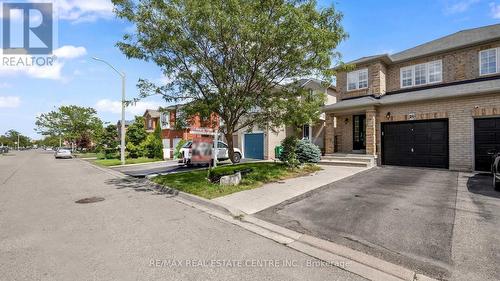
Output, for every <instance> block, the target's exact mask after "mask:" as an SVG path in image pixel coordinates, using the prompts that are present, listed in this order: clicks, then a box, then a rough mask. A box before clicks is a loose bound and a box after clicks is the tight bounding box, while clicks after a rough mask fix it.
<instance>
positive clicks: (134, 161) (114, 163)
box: [94, 158, 163, 167]
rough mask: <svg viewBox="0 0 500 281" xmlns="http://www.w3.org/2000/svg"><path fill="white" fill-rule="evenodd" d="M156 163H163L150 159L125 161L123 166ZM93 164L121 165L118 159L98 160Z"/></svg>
mask: <svg viewBox="0 0 500 281" xmlns="http://www.w3.org/2000/svg"><path fill="white" fill-rule="evenodd" d="M158 161H163V159H151V158H136V159H126V160H125V164H141V163H150V162H158ZM94 163H96V164H97V165H101V166H106V167H109V166H118V165H121V161H120V159H98V160H95V161H94Z"/></svg>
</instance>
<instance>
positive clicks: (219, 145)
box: [217, 142, 228, 148]
mask: <svg viewBox="0 0 500 281" xmlns="http://www.w3.org/2000/svg"><path fill="white" fill-rule="evenodd" d="M217 148H228V146H227V144H225V143H223V142H219V144H218V145H217Z"/></svg>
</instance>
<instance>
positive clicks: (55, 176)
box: [0, 151, 363, 281]
mask: <svg viewBox="0 0 500 281" xmlns="http://www.w3.org/2000/svg"><path fill="white" fill-rule="evenodd" d="M15 154H16V155H15V156H0V280H9V281H13V280H51V281H52V280H99V281H100V280H120V281H127V280H301V281H302V280H342V281H344V280H363V279H362V278H360V277H358V276H355V275H352V274H350V273H348V272H346V271H343V270H341V269H338V268H335V267H330V266H324V265H323V266H320V267H315V266H309V265H308V264H311V261H315V260H314V259H312V258H311V257H309V256H306V255H304V254H301V253H299V252H296V251H294V250H292V249H289V248H287V247H285V246H283V245H280V244H278V243H275V242H273V241H271V240H268V239H265V238H263V237H261V236H258V235H256V234H253V233H250V232H248V231H246V230H244V229H241V228H239V227H237V226H234V225H232V224H229V223H227V222H224V221H220V220H219V219H216V218H213V217H211V216H209V215H207V214H205V213H202V212H200V211H198V210H196V209H193V208H190V207H188V206H186V205H183V204H181V203H178V202H177V201H175V200H173V199H171V198H168V197H167V196H166V195H159V194H155V193H153V192H151V191H148V190H147V189H145V188H141V186H139V185H138V184H133V183H130V182H128V183H125V182H124V181H123V179H121V178H119V177H115V176H113V174H110V173H107V172H103V171H102V170H100V169H97V168H95V167H94V166H91V165H90V164H88V163H85V162H82V161H80V160H75V159H73V160H62V159H61V160H55V159H54V158H53V156H52V154H50V153H43V152H39V151H26V152H15ZM91 196H98V197H102V198H104V199H105V200H104V201H101V202H97V203H93V204H76V203H75V201H77V200H79V199H82V198H87V197H91ZM274 260H277V262H266V261H274ZM228 261H233V262H234V263H228ZM252 261H258V262H259V263H256V262H252ZM286 261H288V264H289V265H290V264H293V266H288V267H286V266H280V265H282V264H283V263H285V262H286ZM289 261H293V263H290V262H289ZM231 264H232V265H235V264H236V265H237V264H243V266H233V267H231V266H230V265H231Z"/></svg>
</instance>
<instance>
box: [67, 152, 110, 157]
mask: <svg viewBox="0 0 500 281" xmlns="http://www.w3.org/2000/svg"><path fill="white" fill-rule="evenodd" d="M74 155H75V156H76V157H78V158H97V159H101V158H103V157H104V154H102V153H96V152H88V153H75V154H74Z"/></svg>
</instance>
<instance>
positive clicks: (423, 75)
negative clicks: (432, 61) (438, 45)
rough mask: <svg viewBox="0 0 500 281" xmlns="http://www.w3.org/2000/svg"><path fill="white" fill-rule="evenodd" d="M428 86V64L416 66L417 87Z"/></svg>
mask: <svg viewBox="0 0 500 281" xmlns="http://www.w3.org/2000/svg"><path fill="white" fill-rule="evenodd" d="M424 84H427V64H425V63H424V64H419V65H415V85H417V86H418V85H424Z"/></svg>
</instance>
